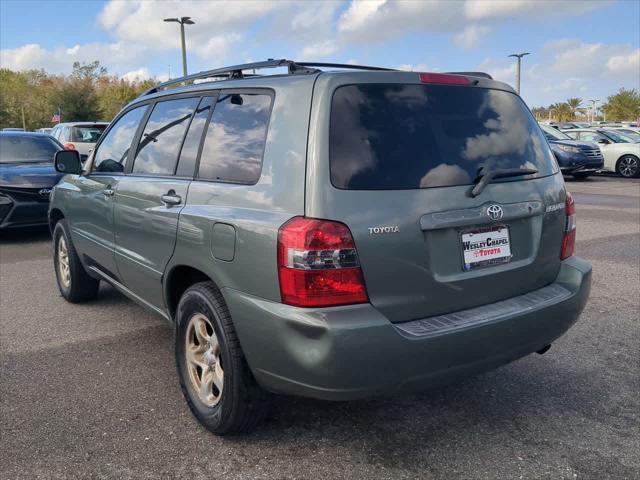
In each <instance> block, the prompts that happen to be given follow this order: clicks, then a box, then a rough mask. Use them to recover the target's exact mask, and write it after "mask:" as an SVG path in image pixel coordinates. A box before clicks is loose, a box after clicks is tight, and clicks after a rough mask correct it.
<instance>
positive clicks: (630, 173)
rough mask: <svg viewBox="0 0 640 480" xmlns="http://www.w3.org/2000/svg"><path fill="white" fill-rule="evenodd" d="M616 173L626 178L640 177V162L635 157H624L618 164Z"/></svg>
mask: <svg viewBox="0 0 640 480" xmlns="http://www.w3.org/2000/svg"><path fill="white" fill-rule="evenodd" d="M616 172H618V173H619V174H620V175H622V176H623V177H625V178H636V177H638V176H640V160H639V159H638V157H636V156H635V155H624V156H622V157H620V159H619V160H618V163H617V164H616Z"/></svg>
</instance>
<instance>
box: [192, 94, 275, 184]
mask: <svg viewBox="0 0 640 480" xmlns="http://www.w3.org/2000/svg"><path fill="white" fill-rule="evenodd" d="M270 112H271V95H268V94H254V93H231V92H224V91H223V92H221V93H220V96H219V97H218V101H217V102H216V107H215V109H214V111H213V115H212V117H211V122H210V123H209V126H208V128H207V134H206V138H205V140H204V145H203V147H202V155H201V156H200V167H199V170H198V176H199V177H200V178H204V179H209V180H220V181H225V182H234V183H245V184H252V183H256V182H257V181H258V179H259V178H260V172H261V170H262V155H263V153H264V145H265V141H266V136H267V125H268V123H269V115H270Z"/></svg>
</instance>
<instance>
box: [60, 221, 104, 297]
mask: <svg viewBox="0 0 640 480" xmlns="http://www.w3.org/2000/svg"><path fill="white" fill-rule="evenodd" d="M53 263H54V270H55V272H56V280H57V282H58V289H59V290H60V294H61V295H62V296H63V297H64V298H65V300H67V301H68V302H71V303H80V302H86V301H88V300H93V299H94V298H96V296H97V295H98V288H99V287H100V281H99V280H96V279H95V278H92V277H90V276H89V275H88V274H87V272H86V270H85V269H84V267H83V266H82V263H81V262H80V257H78V252H76V249H75V247H74V246H73V242H72V241H71V235H69V227H68V225H67V222H66V220H60V221H59V222H58V223H56V226H55V228H54V229H53Z"/></svg>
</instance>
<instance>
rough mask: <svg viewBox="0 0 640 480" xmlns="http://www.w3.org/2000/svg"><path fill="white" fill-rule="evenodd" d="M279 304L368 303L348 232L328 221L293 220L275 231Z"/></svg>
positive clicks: (353, 246) (296, 218)
mask: <svg viewBox="0 0 640 480" xmlns="http://www.w3.org/2000/svg"><path fill="white" fill-rule="evenodd" d="M278 275H279V278H280V292H281V295H282V302H283V303H286V304H288V305H294V306H297V307H333V306H336V305H349V304H354V303H365V302H368V301H369V297H368V296H367V290H366V288H365V285H364V278H363V276H362V269H361V268H360V262H359V260H358V253H357V252H356V246H355V243H354V242H353V237H352V236H351V232H350V231H349V228H347V226H346V225H344V224H342V223H339V222H331V221H328V220H318V219H314V218H306V217H294V218H292V219H291V220H289V221H288V222H287V223H285V224H284V225H282V227H280V231H279V232H278Z"/></svg>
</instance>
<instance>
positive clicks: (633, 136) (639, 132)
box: [607, 127, 640, 143]
mask: <svg viewBox="0 0 640 480" xmlns="http://www.w3.org/2000/svg"><path fill="white" fill-rule="evenodd" d="M607 130H613V131H614V132H617V133H620V134H622V135H624V136H625V137H628V138H629V139H630V140H632V141H633V143H640V128H634V127H607Z"/></svg>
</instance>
